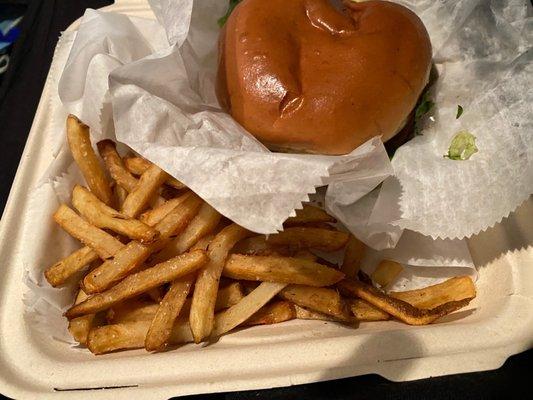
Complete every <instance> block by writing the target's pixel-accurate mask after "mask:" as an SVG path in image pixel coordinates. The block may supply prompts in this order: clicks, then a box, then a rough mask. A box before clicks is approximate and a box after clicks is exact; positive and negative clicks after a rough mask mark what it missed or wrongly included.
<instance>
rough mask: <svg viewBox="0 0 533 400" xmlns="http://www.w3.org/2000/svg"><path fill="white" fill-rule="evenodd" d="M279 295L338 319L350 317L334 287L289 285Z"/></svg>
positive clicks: (348, 319) (346, 319) (347, 319)
mask: <svg viewBox="0 0 533 400" xmlns="http://www.w3.org/2000/svg"><path fill="white" fill-rule="evenodd" d="M279 297H281V298H282V299H285V300H288V301H291V302H293V303H295V304H298V305H299V306H301V307H305V308H308V309H311V310H315V311H318V312H321V313H323V314H329V315H333V316H334V317H335V318H336V319H338V320H342V321H350V320H351V319H352V317H351V315H350V312H349V311H348V308H347V307H346V304H345V303H344V301H343V299H342V298H341V296H340V295H339V293H338V292H337V291H336V290H334V289H330V288H317V287H312V286H304V285H290V286H287V287H286V288H285V289H283V290H282V291H281V292H280V294H279Z"/></svg>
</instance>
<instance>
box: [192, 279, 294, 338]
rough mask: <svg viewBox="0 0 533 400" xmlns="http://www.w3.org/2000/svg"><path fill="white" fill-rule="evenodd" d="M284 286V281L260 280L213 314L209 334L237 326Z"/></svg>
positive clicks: (218, 333) (214, 334)
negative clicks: (249, 291) (233, 302)
mask: <svg viewBox="0 0 533 400" xmlns="http://www.w3.org/2000/svg"><path fill="white" fill-rule="evenodd" d="M285 286H287V285H286V284H285V283H276V282H262V283H261V284H260V285H259V286H258V287H257V288H256V289H254V290H253V291H252V292H251V293H250V294H248V295H247V296H245V297H244V298H243V299H242V300H241V301H239V302H238V303H237V304H235V305H234V306H232V307H230V308H228V309H227V310H226V311H222V312H221V313H219V314H217V315H215V321H214V326H213V330H212V331H211V336H214V337H216V336H220V335H222V334H224V333H226V332H228V331H230V330H232V329H233V328H235V327H237V326H239V325H240V324H242V323H243V322H244V321H246V320H247V319H248V318H250V317H251V316H252V315H254V314H255V313H256V312H257V311H259V310H260V309H261V307H263V306H264V305H265V304H266V303H268V302H269V301H270V300H271V299H272V298H273V297H274V296H275V295H276V294H278V293H279V292H280V291H281V290H282V289H283V288H284V287H285ZM193 336H194V331H193Z"/></svg>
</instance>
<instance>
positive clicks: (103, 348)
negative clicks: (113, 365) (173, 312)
mask: <svg viewBox="0 0 533 400" xmlns="http://www.w3.org/2000/svg"><path fill="white" fill-rule="evenodd" d="M149 328H150V321H136V322H125V323H121V324H115V325H105V326H100V327H98V328H95V329H93V330H91V332H90V333H89V337H88V338H87V348H88V349H89V350H90V351H91V352H92V353H93V354H104V353H110V352H112V351H117V350H125V349H140V348H142V347H144V341H145V338H146V333H147V332H148V329H149ZM170 342H171V343H172V344H180V343H187V342H192V335H191V328H190V327H189V323H188V322H187V321H185V320H180V321H178V322H177V323H176V324H175V325H174V327H173V328H172V333H171V335H170Z"/></svg>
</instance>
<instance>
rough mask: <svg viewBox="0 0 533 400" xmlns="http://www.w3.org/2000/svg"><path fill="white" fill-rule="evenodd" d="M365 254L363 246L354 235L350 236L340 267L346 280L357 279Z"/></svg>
mask: <svg viewBox="0 0 533 400" xmlns="http://www.w3.org/2000/svg"><path fill="white" fill-rule="evenodd" d="M365 253H366V246H365V244H364V243H363V242H361V241H359V240H358V239H357V238H356V237H355V236H354V235H350V239H348V243H347V244H346V251H345V252H344V260H343V261H342V265H341V271H342V272H344V273H345V274H346V276H347V277H348V278H355V277H357V273H358V272H359V267H360V266H361V261H362V260H363V257H364V256H365Z"/></svg>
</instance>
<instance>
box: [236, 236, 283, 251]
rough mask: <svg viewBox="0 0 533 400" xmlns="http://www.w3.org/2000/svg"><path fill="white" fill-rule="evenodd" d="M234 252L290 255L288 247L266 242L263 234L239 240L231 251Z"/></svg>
mask: <svg viewBox="0 0 533 400" xmlns="http://www.w3.org/2000/svg"><path fill="white" fill-rule="evenodd" d="M231 252H232V253H236V254H247V255H256V256H270V255H279V254H281V255H285V256H288V255H290V252H289V249H288V248H287V247H286V246H276V245H274V244H272V243H269V242H267V240H266V237H265V236H264V235H259V236H252V237H250V238H246V239H243V240H241V241H240V242H239V243H237V244H236V245H235V247H234V248H233V249H232V251H231Z"/></svg>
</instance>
